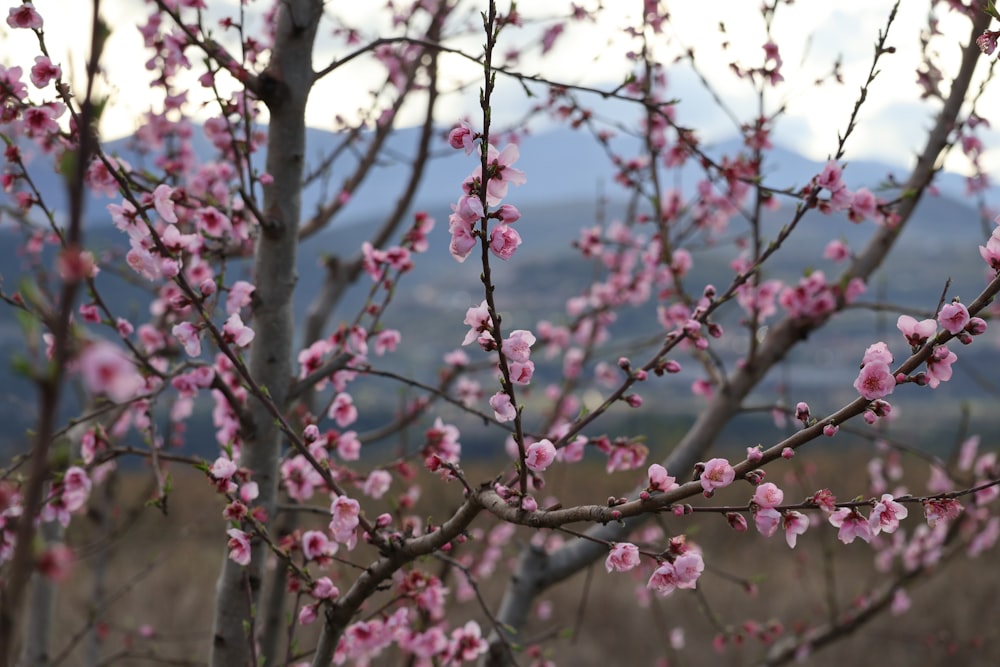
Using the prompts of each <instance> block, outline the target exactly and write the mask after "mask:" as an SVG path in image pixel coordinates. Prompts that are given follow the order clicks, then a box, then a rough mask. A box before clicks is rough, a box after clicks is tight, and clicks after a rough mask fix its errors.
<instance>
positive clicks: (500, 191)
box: [474, 144, 528, 206]
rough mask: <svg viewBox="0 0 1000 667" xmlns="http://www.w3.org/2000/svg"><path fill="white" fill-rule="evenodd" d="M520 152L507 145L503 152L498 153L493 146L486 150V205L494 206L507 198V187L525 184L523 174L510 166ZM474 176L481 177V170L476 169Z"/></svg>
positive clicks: (525, 180)
mask: <svg viewBox="0 0 1000 667" xmlns="http://www.w3.org/2000/svg"><path fill="white" fill-rule="evenodd" d="M519 156H520V151H519V150H518V148H517V145H516V144H509V145H508V146H506V147H505V148H504V149H503V151H498V150H497V149H496V148H495V147H494V146H492V145H490V146H489V147H488V148H487V155H486V160H487V168H488V169H489V173H488V179H489V180H488V181H487V183H486V203H487V204H489V205H490V206H496V205H497V204H499V203H500V201H501V200H502V199H503V198H504V197H506V196H507V187H508V186H509V185H511V184H513V185H523V184H524V183H526V182H527V180H528V179H527V178H525V176H524V172H523V171H521V170H520V169H514V168H513V167H511V166H510V165H512V164H514V163H515V162H516V161H517V158H518V157H519ZM474 176H479V177H482V170H481V169H480V168H477V169H476V171H475V172H474Z"/></svg>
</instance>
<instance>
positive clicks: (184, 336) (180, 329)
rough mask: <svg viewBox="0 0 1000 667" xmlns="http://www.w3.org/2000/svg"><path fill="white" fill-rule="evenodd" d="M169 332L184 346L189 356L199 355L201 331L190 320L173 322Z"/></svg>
mask: <svg viewBox="0 0 1000 667" xmlns="http://www.w3.org/2000/svg"><path fill="white" fill-rule="evenodd" d="M170 333H172V334H173V335H174V337H175V338H176V339H177V340H178V341H180V343H181V345H183V346H184V351H185V352H186V353H187V355H188V356H189V357H199V356H201V337H200V336H201V331H200V330H199V329H198V327H196V326H195V325H194V324H192V323H191V322H181V323H180V324H175V325H174V327H173V328H172V329H171V330H170Z"/></svg>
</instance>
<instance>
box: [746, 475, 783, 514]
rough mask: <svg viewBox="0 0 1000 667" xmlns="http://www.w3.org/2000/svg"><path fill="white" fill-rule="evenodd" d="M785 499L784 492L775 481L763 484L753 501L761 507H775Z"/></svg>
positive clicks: (758, 488)
mask: <svg viewBox="0 0 1000 667" xmlns="http://www.w3.org/2000/svg"><path fill="white" fill-rule="evenodd" d="M784 499H785V494H784V492H783V491H782V490H781V489H779V488H778V487H777V486H776V485H775V484H774V483H773V482H765V483H763V484H761V485H760V486H758V487H757V491H756V492H755V493H754V494H753V502H755V503H757V505H758V506H759V507H760V508H761V509H773V508H775V507H777V506H778V505H780V504H781V501H783V500H784Z"/></svg>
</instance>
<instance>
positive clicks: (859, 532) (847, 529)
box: [829, 507, 872, 544]
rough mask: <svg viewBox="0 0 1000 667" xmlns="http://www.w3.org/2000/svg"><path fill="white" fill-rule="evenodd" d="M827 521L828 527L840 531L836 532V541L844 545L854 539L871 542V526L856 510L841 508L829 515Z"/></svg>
mask: <svg viewBox="0 0 1000 667" xmlns="http://www.w3.org/2000/svg"><path fill="white" fill-rule="evenodd" d="M829 521H830V525H832V526H834V527H835V528H839V529H840V530H839V531H837V539H839V540H840V541H841V542H843V543H844V544H850V543H851V542H853V541H854V538H856V537H860V538H861V539H862V540H864V541H865V542H871V539H872V529H871V525H870V524H869V523H868V519H866V518H865V517H863V516H862V515H861V513H860V512H858V511H857V510H854V509H850V508H847V507H842V508H840V509H839V510H837V511H836V512H834V513H833V514H831V515H830V519H829Z"/></svg>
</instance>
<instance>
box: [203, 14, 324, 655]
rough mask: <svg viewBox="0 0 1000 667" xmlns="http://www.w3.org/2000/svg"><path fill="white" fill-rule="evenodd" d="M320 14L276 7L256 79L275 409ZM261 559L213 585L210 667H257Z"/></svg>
mask: <svg viewBox="0 0 1000 667" xmlns="http://www.w3.org/2000/svg"><path fill="white" fill-rule="evenodd" d="M322 12H323V4H322V2H321V0H288V1H286V2H283V3H282V4H281V9H280V11H279V14H278V19H277V21H278V26H277V31H276V34H275V43H274V50H273V54H272V57H271V63H270V65H269V66H268V68H267V70H266V71H265V72H264V73H263V74H262V75H261V80H260V84H261V85H260V88H261V91H262V94H261V97H262V99H263V101H264V103H265V104H266V105H267V107H268V110H269V111H270V128H269V132H268V144H267V163H266V165H267V166H266V169H267V173H268V174H270V176H271V177H272V178H273V179H274V180H273V182H272V183H271V184H270V185H269V186H266V187H265V188H264V205H263V207H262V209H261V210H262V211H263V216H264V219H263V220H261V221H260V235H259V237H258V239H257V250H256V257H255V263H254V281H255V284H256V288H257V289H256V292H255V294H254V302H253V323H252V327H253V329H254V332H255V333H256V337H255V339H254V343H253V345H252V348H251V352H250V365H249V370H250V373H251V374H252V376H253V377H254V379H255V380H256V382H257V383H258V384H259V385H260V386H261V387H263V388H265V389H266V390H267V392H268V393H269V395H270V400H272V401H273V402H274V404H275V405H277V406H279V407H281V406H283V404H284V402H285V395H286V393H287V389H288V383H289V378H290V377H291V368H292V366H291V362H292V342H293V334H294V322H293V312H292V293H293V291H294V288H295V282H296V279H297V276H296V273H295V254H296V245H297V241H298V225H299V219H300V215H301V208H302V198H301V194H302V193H301V190H302V174H303V165H304V160H305V130H306V127H305V107H306V100H307V99H308V96H309V91H310V89H311V88H312V84H313V69H312V49H313V42H314V40H315V37H316V29H317V26H318V24H319V19H320V17H321V16H322ZM249 409H250V414H251V416H252V424H253V425H252V432H251V433H245V434H243V436H244V437H243V443H244V444H243V449H242V453H241V458H240V465H241V467H243V468H246V469H247V470H249V471H250V472H251V474H252V475H253V479H254V481H256V482H257V484H258V485H259V487H260V496H259V497H258V499H257V501H256V503H257V505H258V506H259V507H262V508H263V509H264V510H265V511H266V512H267V514H268V516H269V517H270V516H273V515H274V509H275V502H276V497H277V491H278V484H277V482H278V462H279V458H280V454H281V442H282V438H281V432H280V430H279V428H278V427H277V425H276V424H275V420H274V418H273V417H272V415H271V413H270V412H269V411H268V409H267V407H266V406H265V405H264V404H263V403H262V402H261V401H259V400H256V399H253V398H251V399H250V405H249ZM265 561H266V557H265V551H264V546H263V545H262V544H261V543H260V542H259V541H257V542H255V543H254V548H253V553H252V556H251V561H250V564H249V565H248V566H247V567H245V568H244V567H242V566H240V565H238V564H237V563H235V562H233V561H232V560H229V559H228V558H225V561H224V563H223V567H222V572H221V573H220V575H219V580H218V584H217V600H216V612H215V628H214V631H213V643H212V656H211V664H212V665H216V666H218V667H236V666H242V665H250V666H252V665H253V664H254V662H255V658H256V655H255V654H256V651H255V649H254V645H253V637H252V635H253V615H252V610H253V609H256V607H257V604H258V602H259V598H260V589H261V580H262V574H263V573H262V569H263V566H264V563H265ZM248 635H250V636H248Z"/></svg>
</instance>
